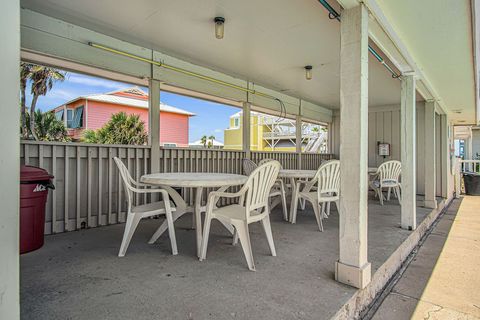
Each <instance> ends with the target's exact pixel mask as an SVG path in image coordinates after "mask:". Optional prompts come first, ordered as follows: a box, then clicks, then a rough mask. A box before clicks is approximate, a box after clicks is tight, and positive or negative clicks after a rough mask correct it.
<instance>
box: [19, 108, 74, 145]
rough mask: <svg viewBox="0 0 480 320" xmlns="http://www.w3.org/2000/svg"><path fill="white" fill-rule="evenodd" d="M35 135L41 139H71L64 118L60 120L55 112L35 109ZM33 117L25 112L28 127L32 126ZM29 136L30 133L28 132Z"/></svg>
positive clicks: (63, 140)
mask: <svg viewBox="0 0 480 320" xmlns="http://www.w3.org/2000/svg"><path fill="white" fill-rule="evenodd" d="M33 119H34V121H35V136H36V137H37V138H38V140H41V141H62V142H67V141H71V139H70V137H69V136H68V134H67V128H65V124H64V123H63V121H62V120H58V119H57V118H56V117H55V113H53V112H41V111H40V110H37V111H35V117H34V118H33ZM30 122H31V118H30V115H29V114H28V113H27V114H25V124H26V126H25V127H26V128H27V129H28V128H30ZM27 136H28V133H27Z"/></svg>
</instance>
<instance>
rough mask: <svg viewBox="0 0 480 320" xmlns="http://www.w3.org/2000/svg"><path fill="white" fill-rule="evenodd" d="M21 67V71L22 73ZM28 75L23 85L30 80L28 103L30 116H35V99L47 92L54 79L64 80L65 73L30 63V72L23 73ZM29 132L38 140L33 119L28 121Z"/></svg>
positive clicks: (32, 117)
mask: <svg viewBox="0 0 480 320" xmlns="http://www.w3.org/2000/svg"><path fill="white" fill-rule="evenodd" d="M22 71H23V70H22V69H21V73H22ZM24 75H26V76H28V77H26V78H25V80H23V79H22V80H20V81H21V82H22V81H25V85H26V82H27V80H28V79H30V80H31V81H32V88H31V93H32V95H33V97H32V104H31V105H30V118H31V119H34V118H35V108H36V105H37V100H38V97H39V96H44V95H46V94H47V92H48V91H49V90H50V89H52V87H53V84H54V83H55V82H56V81H63V80H65V73H64V72H61V71H58V70H57V69H55V68H50V67H45V66H39V65H32V67H31V69H30V72H29V73H28V74H24ZM30 132H31V133H32V135H33V137H34V138H35V140H38V137H37V136H36V132H35V121H30Z"/></svg>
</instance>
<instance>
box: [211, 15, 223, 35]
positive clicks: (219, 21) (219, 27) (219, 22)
mask: <svg viewBox="0 0 480 320" xmlns="http://www.w3.org/2000/svg"><path fill="white" fill-rule="evenodd" d="M213 21H214V22H215V38H217V39H223V36H224V34H225V18H224V17H215V19H213Z"/></svg>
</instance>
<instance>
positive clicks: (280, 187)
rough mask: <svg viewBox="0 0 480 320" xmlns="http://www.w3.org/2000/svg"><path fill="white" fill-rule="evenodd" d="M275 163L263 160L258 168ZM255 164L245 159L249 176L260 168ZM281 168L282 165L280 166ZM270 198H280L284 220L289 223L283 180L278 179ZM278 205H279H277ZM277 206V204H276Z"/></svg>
mask: <svg viewBox="0 0 480 320" xmlns="http://www.w3.org/2000/svg"><path fill="white" fill-rule="evenodd" d="M270 161H275V160H273V159H263V160H261V161H260V162H259V163H258V166H261V165H263V164H265V163H267V162H270ZM258 166H257V165H256V164H255V162H253V161H252V160H250V159H243V171H244V172H245V174H246V175H247V176H249V175H250V174H252V172H253V171H254V170H255V169H256V168H257V167H258ZM280 168H282V167H281V165H280ZM269 197H270V198H275V197H280V201H281V203H282V209H283V220H285V221H288V211H287V196H286V193H285V184H284V183H283V180H282V179H277V181H275V184H274V185H273V187H272V191H271V192H270V195H269ZM277 204H278V203H277ZM275 205H276V204H275ZM274 207H275V206H273V207H271V208H270V210H273V208H274Z"/></svg>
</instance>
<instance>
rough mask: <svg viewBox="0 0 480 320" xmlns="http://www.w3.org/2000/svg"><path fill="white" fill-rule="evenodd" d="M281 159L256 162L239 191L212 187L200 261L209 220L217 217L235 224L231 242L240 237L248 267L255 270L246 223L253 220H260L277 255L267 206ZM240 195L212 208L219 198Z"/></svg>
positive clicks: (202, 256) (208, 228)
mask: <svg viewBox="0 0 480 320" xmlns="http://www.w3.org/2000/svg"><path fill="white" fill-rule="evenodd" d="M280 167H281V166H280V163H279V162H277V161H271V162H268V163H265V164H264V165H261V166H259V167H258V168H257V169H255V170H253V172H252V173H251V174H250V176H249V177H248V180H247V182H246V183H245V184H244V185H243V186H242V188H241V189H240V191H238V192H235V193H229V192H218V191H213V192H210V194H209V195H208V202H207V212H206V215H205V224H204V229H203V240H202V247H201V253H200V261H202V260H205V258H206V256H207V246H208V237H209V233H210V224H211V221H212V220H213V219H217V220H219V221H221V222H222V223H224V224H230V225H232V226H233V227H234V228H235V234H234V241H233V242H234V244H235V243H236V242H237V240H238V239H240V244H241V245H242V249H243V253H244V254H245V259H246V260H247V264H248V268H249V269H250V270H252V271H255V263H254V261H253V253H252V245H251V243H250V234H249V230H248V225H249V224H251V223H254V222H261V223H262V226H263V229H264V231H265V234H266V236H267V240H268V245H269V246H270V251H271V253H272V256H276V255H277V254H276V251H275V245H274V243H273V236H272V229H271V226H270V216H269V214H270V209H269V205H268V200H269V194H270V190H271V189H272V187H273V184H274V183H275V180H276V179H277V175H278V172H279V171H280ZM223 197H225V198H239V203H238V204H233V205H229V206H225V207H221V208H215V203H216V202H217V201H218V199H219V198H223Z"/></svg>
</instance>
